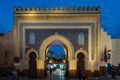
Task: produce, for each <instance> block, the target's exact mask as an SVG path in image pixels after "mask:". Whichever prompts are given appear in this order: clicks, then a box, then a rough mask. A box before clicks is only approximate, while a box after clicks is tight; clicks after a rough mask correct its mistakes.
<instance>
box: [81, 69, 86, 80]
mask: <svg viewBox="0 0 120 80" xmlns="http://www.w3.org/2000/svg"><path fill="white" fill-rule="evenodd" d="M85 79H86V72H85V71H83V72H82V80H85Z"/></svg>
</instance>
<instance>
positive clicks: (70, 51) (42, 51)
mask: <svg viewBox="0 0 120 80" xmlns="http://www.w3.org/2000/svg"><path fill="white" fill-rule="evenodd" d="M55 40H58V41H60V42H62V43H63V44H64V45H65V46H66V48H67V50H68V51H67V53H68V60H69V59H73V58H74V48H73V45H72V43H71V42H70V41H69V40H68V39H67V38H66V37H64V36H61V35H58V34H57V33H56V34H54V35H52V36H49V37H48V38H46V39H45V40H44V41H43V43H42V44H41V46H40V49H39V54H40V55H39V58H40V59H42V60H45V54H46V48H47V46H48V45H49V44H50V43H52V42H53V41H55Z"/></svg>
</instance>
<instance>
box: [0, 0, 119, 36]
mask: <svg viewBox="0 0 120 80" xmlns="http://www.w3.org/2000/svg"><path fill="white" fill-rule="evenodd" d="M33 6H34V7H41V6H100V7H101V27H102V28H103V29H104V31H106V32H107V34H109V35H111V38H120V31H119V30H120V27H119V26H120V15H119V14H120V0H0V33H5V34H7V33H8V32H9V31H11V30H12V29H13V26H14V25H13V24H14V20H13V10H14V7H33Z"/></svg>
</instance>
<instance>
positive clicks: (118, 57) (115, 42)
mask: <svg viewBox="0 0 120 80" xmlns="http://www.w3.org/2000/svg"><path fill="white" fill-rule="evenodd" d="M112 48H113V49H112V64H114V65H116V66H117V65H118V63H120V39H112Z"/></svg>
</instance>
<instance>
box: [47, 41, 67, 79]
mask: <svg viewBox="0 0 120 80" xmlns="http://www.w3.org/2000/svg"><path fill="white" fill-rule="evenodd" d="M46 50H47V51H46V72H47V76H59V77H61V78H62V79H63V78H64V76H65V73H66V71H67V68H68V66H67V49H66V47H65V45H64V44H63V43H61V42H60V41H58V40H55V41H53V42H52V43H50V45H48V47H47V48H46Z"/></svg>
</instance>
